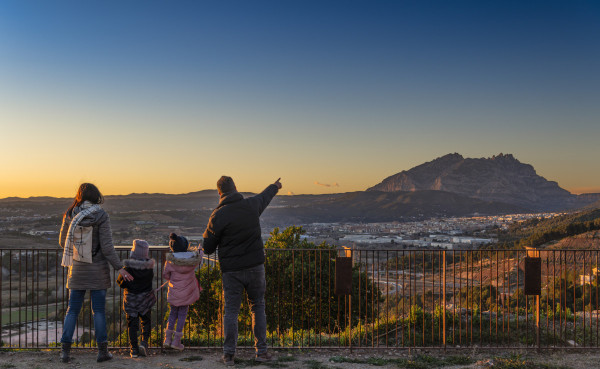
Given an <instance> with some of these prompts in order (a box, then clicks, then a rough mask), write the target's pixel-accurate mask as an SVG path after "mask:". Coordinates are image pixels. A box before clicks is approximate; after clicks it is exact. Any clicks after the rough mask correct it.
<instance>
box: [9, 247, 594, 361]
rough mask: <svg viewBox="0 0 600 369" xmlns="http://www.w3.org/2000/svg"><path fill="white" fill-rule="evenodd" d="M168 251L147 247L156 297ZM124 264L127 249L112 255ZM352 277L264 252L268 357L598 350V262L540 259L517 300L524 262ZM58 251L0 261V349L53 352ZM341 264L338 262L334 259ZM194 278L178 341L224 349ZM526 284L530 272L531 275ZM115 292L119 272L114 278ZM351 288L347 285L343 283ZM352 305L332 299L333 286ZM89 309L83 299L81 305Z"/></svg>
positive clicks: (217, 319) (370, 259)
mask: <svg viewBox="0 0 600 369" xmlns="http://www.w3.org/2000/svg"><path fill="white" fill-rule="evenodd" d="M166 251H167V248H166V247H152V248H151V251H150V252H151V257H152V258H154V259H156V260H157V263H156V269H155V271H154V273H155V276H154V278H155V282H154V287H158V286H160V285H161V284H162V269H163V266H164V262H165V255H166ZM117 252H118V253H119V256H120V257H121V259H125V258H127V256H128V253H129V247H117ZM343 253H345V254H347V256H350V257H351V260H352V266H351V269H348V270H347V271H346V274H345V275H342V274H341V270H339V269H340V268H338V272H337V279H338V280H337V281H336V266H337V265H336V257H338V256H340V251H339V250H334V249H328V248H323V249H267V250H266V256H267V261H266V263H265V269H266V275H267V293H266V297H265V299H266V310H267V323H268V324H267V327H268V328H267V331H268V333H267V334H268V337H267V338H268V344H269V346H270V347H274V348H279V347H286V348H301V347H324V348H348V347H351V348H383V349H387V348H419V347H428V348H458V347H460V348H464V347H478V348H497V347H502V348H531V349H544V348H558V347H560V348H570V347H573V348H578V349H580V348H598V347H599V345H600V343H599V342H600V340H599V338H600V334H599V332H600V329H599V320H598V312H599V309H600V308H599V306H600V305H599V294H598V292H599V291H598V279H597V277H598V269H597V267H598V257H599V255H598V254H599V251H598V250H548V251H541V252H540V253H539V255H538V256H539V258H540V259H539V260H540V262H541V264H538V265H539V268H538V270H536V271H535V272H534V273H537V274H538V275H539V277H541V278H540V283H539V287H540V294H539V295H536V296H530V295H525V294H524V287H525V285H526V276H525V274H526V271H525V258H526V257H527V251H521V250H519V251H516V250H370V249H369V250H365V249H355V250H352V251H343ZM61 256H62V250H57V249H0V265H1V266H2V274H1V280H0V306H1V314H0V327H1V336H0V339H1V345H2V348H49V347H56V346H57V342H59V341H60V337H61V333H62V322H63V319H64V313H65V311H66V308H67V302H68V290H66V289H65V283H66V273H67V271H66V270H65V269H64V268H62V267H61V266H60V260H61ZM342 256H345V255H342ZM205 261H206V262H205V263H204V266H203V268H202V269H200V270H199V271H198V273H197V274H198V279H199V281H200V284H201V285H202V287H203V291H202V293H201V294H200V300H199V301H198V302H196V303H195V304H194V305H193V306H192V307H191V309H190V313H189V314H188V320H187V322H186V326H185V329H184V344H186V345H187V346H188V347H198V348H200V347H220V346H221V345H222V343H223V329H222V316H223V300H222V290H221V285H220V272H219V269H218V266H217V265H216V262H215V261H214V260H212V259H207V260H205ZM527 273H529V275H528V276H527V279H531V278H532V277H531V275H532V272H531V271H528V272H527ZM113 278H114V279H113V280H116V272H113ZM350 280H351V282H350ZM344 283H345V284H346V285H348V286H350V288H351V290H350V294H349V295H337V294H336V289H339V287H340V286H341V285H342V284H344ZM86 298H89V296H86ZM157 299H158V301H157V304H156V305H155V307H154V308H153V309H152V325H153V327H154V328H153V333H152V338H151V342H150V344H151V346H153V347H161V344H162V336H163V331H164V328H165V324H166V323H165V321H166V315H167V314H168V304H167V302H166V299H167V290H166V288H165V289H162V290H161V291H160V292H159V293H158V295H157ZM121 306H122V292H121V291H120V289H119V287H118V286H115V285H113V287H111V288H110V289H109V290H108V291H107V303H106V315H107V326H108V335H109V340H110V342H111V346H114V347H127V345H128V341H127V336H126V335H127V333H126V332H127V329H126V326H127V324H126V319H125V313H124V312H123V310H122V308H121ZM251 321H252V317H251V309H250V307H249V306H248V303H247V301H244V302H243V304H242V308H241V312H240V322H239V331H240V334H239V346H241V347H252V346H253V336H252V329H251ZM74 338H75V340H76V346H77V347H92V346H95V343H94V336H93V318H92V311H91V304H90V303H89V301H86V303H85V304H84V308H83V309H82V312H81V314H80V316H79V321H78V324H77V329H76V331H75V337H74Z"/></svg>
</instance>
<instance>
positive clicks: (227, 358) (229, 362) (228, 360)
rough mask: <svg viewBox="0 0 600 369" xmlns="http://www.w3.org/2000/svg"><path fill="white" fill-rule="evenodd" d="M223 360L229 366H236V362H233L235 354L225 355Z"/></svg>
mask: <svg viewBox="0 0 600 369" xmlns="http://www.w3.org/2000/svg"><path fill="white" fill-rule="evenodd" d="M222 360H223V364H225V365H227V366H233V365H235V361H234V360H233V354H223V357H222Z"/></svg>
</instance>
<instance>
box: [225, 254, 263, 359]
mask: <svg viewBox="0 0 600 369" xmlns="http://www.w3.org/2000/svg"><path fill="white" fill-rule="evenodd" d="M222 278H223V295H224V298H225V316H224V318H223V325H224V326H225V327H224V328H225V342H224V344H223V352H224V353H225V354H232V355H233V354H235V347H236V344H237V338H238V315H239V312H240V304H241V303H242V296H243V295H244V290H246V292H247V293H248V300H249V301H250V310H251V311H252V330H253V331H254V346H255V347H256V353H257V354H258V355H260V354H264V353H266V352H267V316H266V315H265V289H266V283H265V266H264V264H261V265H259V266H255V267H252V268H248V269H244V270H240V271H235V272H225V273H223V275H222Z"/></svg>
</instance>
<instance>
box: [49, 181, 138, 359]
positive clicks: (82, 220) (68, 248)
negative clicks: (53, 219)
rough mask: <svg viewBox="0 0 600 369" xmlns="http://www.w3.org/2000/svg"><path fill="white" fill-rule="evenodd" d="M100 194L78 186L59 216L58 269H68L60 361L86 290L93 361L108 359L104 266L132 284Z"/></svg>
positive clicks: (68, 345) (66, 353) (90, 186)
mask: <svg viewBox="0 0 600 369" xmlns="http://www.w3.org/2000/svg"><path fill="white" fill-rule="evenodd" d="M103 202H104V198H103V197H102V194H101V193H100V191H99V190H98V188H97V187H96V186H94V185H93V184H91V183H83V184H82V185H81V186H79V190H78V191H77V195H76V196H75V200H74V201H73V204H71V206H70V207H69V209H67V211H66V212H65V214H64V216H63V222H62V227H61V230H60V246H61V247H63V248H64V251H63V260H62V265H63V266H64V267H68V268H69V274H68V278H67V288H68V289H69V307H68V309H67V313H66V315H65V322H64V324H63V335H62V338H61V340H60V342H61V344H62V345H61V347H62V349H61V353H60V358H61V360H62V362H65V363H66V362H68V361H69V359H70V357H69V353H70V351H71V344H72V343H73V333H74V331H75V325H76V323H77V317H78V316H79V312H80V311H81V306H82V305H83V298H84V296H85V292H86V291H87V290H90V295H91V299H92V312H93V315H94V331H95V335H96V342H97V344H98V358H97V361H98V362H101V361H106V360H110V359H112V355H111V354H110V353H109V352H108V337H107V333H106V315H105V312H104V307H105V303H106V290H107V289H108V288H110V286H111V278H110V269H109V267H108V264H109V263H110V265H112V267H113V268H114V269H115V270H118V271H119V274H120V275H121V276H122V277H123V278H124V279H126V280H128V281H130V280H133V277H132V276H131V274H129V273H128V272H127V271H125V270H124V269H122V268H123V264H122V263H121V260H120V259H119V256H118V255H117V253H116V251H115V248H114V246H113V241H112V234H111V230H110V221H109V219H108V214H107V213H106V212H105V211H104V210H103V209H102V208H101V207H100V204H102V203H103Z"/></svg>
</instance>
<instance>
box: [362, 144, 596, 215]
mask: <svg viewBox="0 0 600 369" xmlns="http://www.w3.org/2000/svg"><path fill="white" fill-rule="evenodd" d="M423 190H437V191H447V192H452V193H456V194H461V195H464V196H469V197H473V198H477V199H481V200H485V201H497V202H503V203H508V204H514V205H517V206H521V207H524V208H528V209H531V210H563V209H569V208H574V207H580V206H585V205H587V204H590V203H592V202H594V201H597V200H598V198H596V197H594V196H580V197H578V196H577V195H573V194H571V193H570V192H569V191H567V190H565V189H563V188H560V187H559V186H558V184H557V183H556V182H554V181H548V180H547V179H545V178H544V177H541V176H540V175H538V174H537V173H536V171H535V169H534V168H533V166H531V165H529V164H524V163H521V162H520V161H519V160H517V159H516V158H515V157H514V156H513V155H511V154H500V155H496V156H492V157H491V158H478V159H474V158H464V157H463V156H462V155H460V154H457V153H454V154H448V155H445V156H442V157H440V158H437V159H435V160H433V161H430V162H427V163H424V164H421V165H419V166H416V167H414V168H412V169H410V170H406V171H402V172H400V173H397V174H394V175H393V176H390V177H388V178H386V179H384V180H383V181H382V182H381V183H379V184H377V185H375V186H373V187H371V188H369V189H368V190H367V191H386V192H391V191H423ZM594 199H595V200H594Z"/></svg>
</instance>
